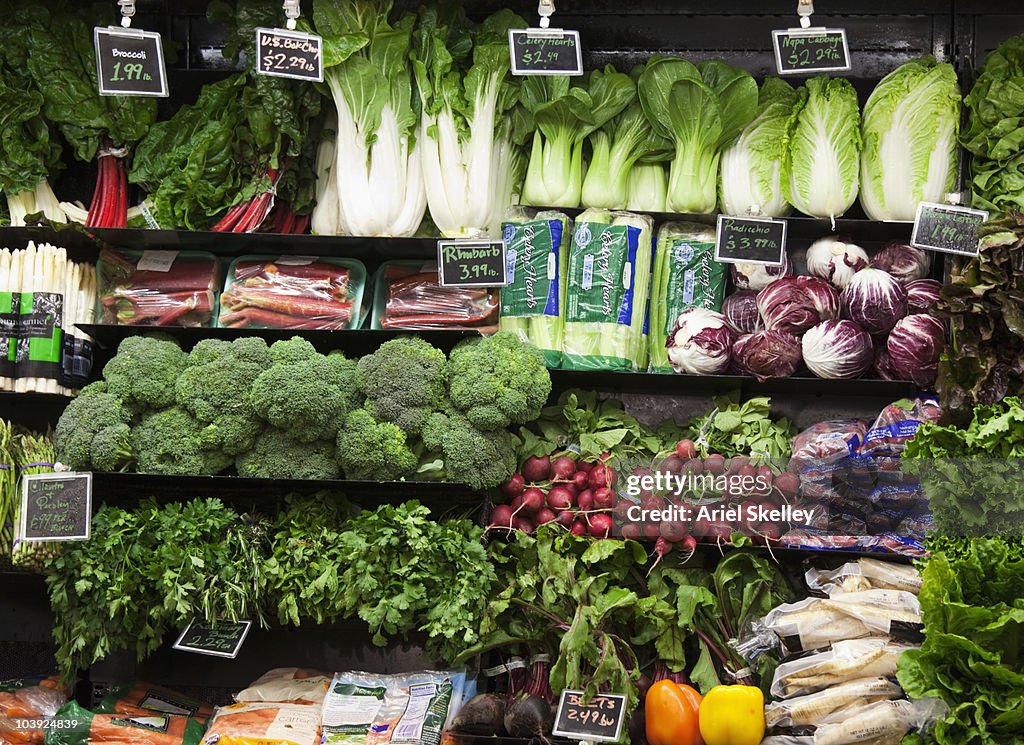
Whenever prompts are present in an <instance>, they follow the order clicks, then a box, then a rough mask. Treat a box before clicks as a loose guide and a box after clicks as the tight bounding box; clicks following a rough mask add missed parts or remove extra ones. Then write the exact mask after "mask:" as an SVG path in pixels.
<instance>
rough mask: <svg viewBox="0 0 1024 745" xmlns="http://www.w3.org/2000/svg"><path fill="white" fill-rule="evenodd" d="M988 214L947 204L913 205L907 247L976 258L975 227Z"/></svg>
mask: <svg viewBox="0 0 1024 745" xmlns="http://www.w3.org/2000/svg"><path fill="white" fill-rule="evenodd" d="M986 220H988V212H986V211H985V210H975V209H971V208H970V207H955V206H953V205H950V204H936V203H933V202H921V203H920V204H919V205H917V215H916V217H915V218H914V232H913V234H912V235H911V237H910V245H911V246H916V247H917V248H924V249H927V250H929V251H941V252H942V253H950V254H960V255H961V256H977V255H978V227H979V226H980V225H981V224H982V223H983V222H985V221H986Z"/></svg>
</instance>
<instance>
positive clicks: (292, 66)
mask: <svg viewBox="0 0 1024 745" xmlns="http://www.w3.org/2000/svg"><path fill="white" fill-rule="evenodd" d="M323 48H324V40H323V39H322V38H321V37H319V36H317V35H316V34H307V33H304V32H302V31H291V30H287V29H283V28H258V29H256V72H257V73H259V74H260V75H273V76H275V77H279V78H295V79H296V80H313V81H316V82H318V83H322V82H323V80H324V51H323Z"/></svg>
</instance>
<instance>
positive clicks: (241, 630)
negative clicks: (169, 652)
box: [174, 618, 252, 660]
mask: <svg viewBox="0 0 1024 745" xmlns="http://www.w3.org/2000/svg"><path fill="white" fill-rule="evenodd" d="M251 626H252V621H217V623H209V622H207V621H203V620H200V619H198V618H193V619H192V621H191V623H189V625H188V626H186V627H185V630H184V631H182V632H181V636H179V637H178V641H176V642H175V643H174V649H177V650H180V651H182V652H195V653H196V654H205V655H210V656H211V657H226V658H228V659H232V660H233V659H235V658H236V657H237V656H238V651H239V650H240V649H241V648H242V643H243V642H244V641H245V637H246V636H248V634H249V628H250V627H251Z"/></svg>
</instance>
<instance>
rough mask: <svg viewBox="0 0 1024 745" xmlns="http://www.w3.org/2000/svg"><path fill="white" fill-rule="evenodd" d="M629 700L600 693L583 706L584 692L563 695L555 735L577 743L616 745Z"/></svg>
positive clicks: (559, 703) (559, 699) (557, 714)
mask: <svg viewBox="0 0 1024 745" xmlns="http://www.w3.org/2000/svg"><path fill="white" fill-rule="evenodd" d="M625 712H626V697H625V696H620V695H618V694H612V693H598V694H596V695H594V696H593V697H592V698H591V699H590V701H588V702H587V703H583V691H562V695H561V696H560V697H559V698H558V712H557V713H556V714H555V726H554V730H553V734H555V735H558V736H559V737H569V738H572V739H574V740H583V741H592V740H600V741H603V742H615V741H616V740H618V739H619V735H621V734H622V724H623V721H624V719H625V716H624V715H625Z"/></svg>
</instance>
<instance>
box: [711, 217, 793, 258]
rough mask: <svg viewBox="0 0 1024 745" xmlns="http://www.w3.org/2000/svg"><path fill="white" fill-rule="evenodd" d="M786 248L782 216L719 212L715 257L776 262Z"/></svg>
mask: <svg viewBox="0 0 1024 745" xmlns="http://www.w3.org/2000/svg"><path fill="white" fill-rule="evenodd" d="M785 252H786V221H785V220H772V219H769V218H760V217H726V216H725V215H719V216H718V237H717V241H716V244H715V261H722V262H724V263H726V264H766V265H768V266H778V265H779V264H781V263H782V260H783V255H784V254H785Z"/></svg>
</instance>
